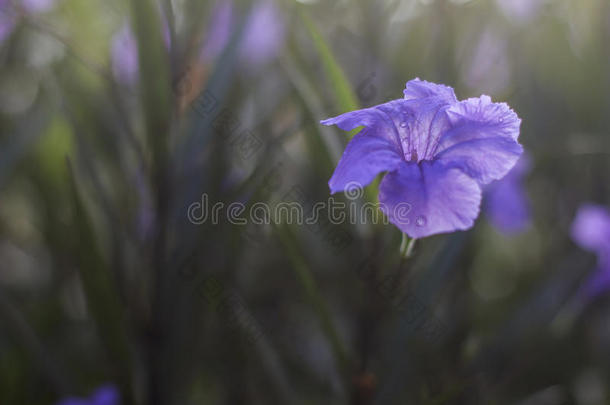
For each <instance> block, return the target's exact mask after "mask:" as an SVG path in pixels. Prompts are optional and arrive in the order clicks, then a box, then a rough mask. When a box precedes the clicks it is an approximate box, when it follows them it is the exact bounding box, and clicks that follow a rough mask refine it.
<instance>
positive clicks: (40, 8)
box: [0, 0, 56, 43]
mask: <svg viewBox="0 0 610 405" xmlns="http://www.w3.org/2000/svg"><path fill="white" fill-rule="evenodd" d="M55 3H56V0H21V6H22V7H23V10H24V11H25V12H27V13H44V12H46V11H49V10H50V9H51V8H53V6H54V5H55ZM16 22H17V13H16V11H15V9H14V7H13V3H12V1H11V0H0V43H2V42H4V40H5V39H6V38H7V37H8V36H9V35H10V34H11V32H13V28H15V24H16Z"/></svg>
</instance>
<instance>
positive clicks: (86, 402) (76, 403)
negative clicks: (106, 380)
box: [57, 385, 121, 405]
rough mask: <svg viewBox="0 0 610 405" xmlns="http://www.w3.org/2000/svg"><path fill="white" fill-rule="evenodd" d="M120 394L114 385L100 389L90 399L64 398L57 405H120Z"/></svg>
mask: <svg viewBox="0 0 610 405" xmlns="http://www.w3.org/2000/svg"><path fill="white" fill-rule="evenodd" d="M120 404H121V399H120V397H119V392H118V390H117V389H116V387H115V386H114V385H104V386H101V387H100V388H98V389H97V390H96V391H95V392H94V393H93V394H92V395H91V396H90V397H89V398H76V397H68V398H64V399H62V400H61V401H59V402H58V403H57V405H120Z"/></svg>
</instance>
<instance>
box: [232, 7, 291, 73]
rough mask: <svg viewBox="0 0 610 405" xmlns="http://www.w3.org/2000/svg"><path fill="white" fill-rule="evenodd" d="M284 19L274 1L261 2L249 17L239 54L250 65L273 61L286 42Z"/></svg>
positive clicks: (253, 8)
mask: <svg viewBox="0 0 610 405" xmlns="http://www.w3.org/2000/svg"><path fill="white" fill-rule="evenodd" d="M283 21H284V20H283V17H282V15H281V13H280V11H279V10H278V8H277V6H276V5H275V3H274V2H273V1H272V0H264V1H259V2H258V3H256V4H255V5H254V6H253V7H252V12H251V13H250V16H249V17H248V21H247V23H246V24H247V25H246V28H245V30H244V36H243V38H242V39H241V43H240V48H239V52H240V55H241V57H242V58H243V59H244V61H245V62H246V63H248V64H249V65H256V66H260V65H263V64H264V63H266V62H267V61H269V60H271V59H273V58H274V57H275V56H276V55H277V52H278V50H279V49H280V47H281V46H282V43H283V41H284V23H283Z"/></svg>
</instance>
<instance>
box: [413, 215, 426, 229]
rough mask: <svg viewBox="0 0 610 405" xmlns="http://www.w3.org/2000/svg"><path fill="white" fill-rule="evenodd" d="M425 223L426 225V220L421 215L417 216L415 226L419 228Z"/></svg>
mask: <svg viewBox="0 0 610 405" xmlns="http://www.w3.org/2000/svg"><path fill="white" fill-rule="evenodd" d="M427 223H428V220H427V219H426V217H425V216H423V215H420V216H418V217H417V219H416V220H415V225H417V226H419V227H422V226H426V224H427Z"/></svg>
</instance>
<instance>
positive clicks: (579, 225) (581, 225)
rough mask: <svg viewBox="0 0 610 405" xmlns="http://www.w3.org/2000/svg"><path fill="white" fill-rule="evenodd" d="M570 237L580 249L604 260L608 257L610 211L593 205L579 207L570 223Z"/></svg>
mask: <svg viewBox="0 0 610 405" xmlns="http://www.w3.org/2000/svg"><path fill="white" fill-rule="evenodd" d="M571 235H572V239H573V240H574V241H575V242H576V243H577V244H578V245H580V246H581V247H582V248H584V249H587V250H590V251H592V252H595V253H597V254H598V256H600V259H604V260H606V259H607V258H608V256H610V210H608V209H607V208H606V207H603V206H600V205H594V204H585V205H583V206H581V207H580V208H579V209H578V212H577V214H576V218H575V219H574V222H573V223H572V232H571Z"/></svg>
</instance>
